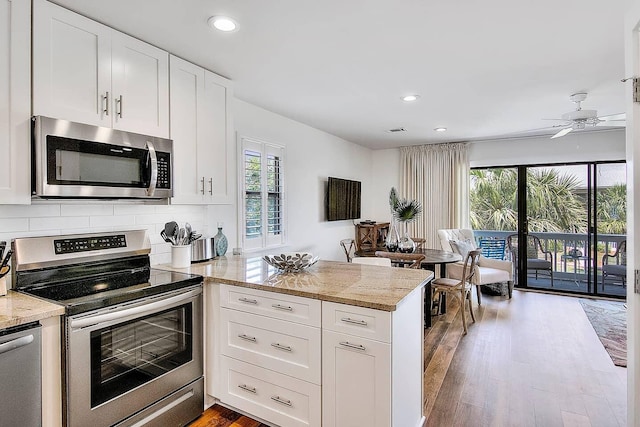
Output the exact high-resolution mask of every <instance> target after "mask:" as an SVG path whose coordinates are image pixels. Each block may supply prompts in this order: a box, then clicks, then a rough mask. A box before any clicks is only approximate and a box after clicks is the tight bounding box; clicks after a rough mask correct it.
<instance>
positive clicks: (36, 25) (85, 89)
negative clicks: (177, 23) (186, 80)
mask: <svg viewBox="0 0 640 427" xmlns="http://www.w3.org/2000/svg"><path fill="white" fill-rule="evenodd" d="M168 70H169V54H168V53H167V52H165V51H163V50H161V49H158V48H156V47H154V46H151V45H149V44H147V43H144V42H142V41H140V40H137V39H135V38H133V37H129V36H127V35H125V34H122V33H120V32H118V31H115V30H113V29H111V28H109V27H107V26H105V25H102V24H100V23H98V22H95V21H92V20H91V19H88V18H85V17H83V16H81V15H78V14H76V13H74V12H71V11H69V10H67V9H64V8H62V7H59V6H57V5H54V4H52V3H49V2H47V1H45V0H34V11H33V113H34V115H43V116H48V117H54V118H59V119H66V120H71V121H76V122H81V123H87V124H92V125H98V126H106V127H113V128H116V129H121V130H127V131H131V132H137V133H143V134H148V135H154V136H160V137H168V136H169V73H168Z"/></svg>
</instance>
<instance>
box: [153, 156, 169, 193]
mask: <svg viewBox="0 0 640 427" xmlns="http://www.w3.org/2000/svg"><path fill="white" fill-rule="evenodd" d="M156 158H157V159H158V183H157V184H156V188H171V168H170V166H169V165H170V164H171V154H169V153H165V152H162V151H159V152H157V153H156Z"/></svg>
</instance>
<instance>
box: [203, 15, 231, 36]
mask: <svg viewBox="0 0 640 427" xmlns="http://www.w3.org/2000/svg"><path fill="white" fill-rule="evenodd" d="M207 23H208V24H209V26H210V27H211V28H215V29H217V30H220V31H226V32H229V31H233V30H235V29H236V28H238V24H236V21H234V20H233V19H231V18H229V17H228V16H222V15H218V16H212V17H211V18H209V20H208V21H207Z"/></svg>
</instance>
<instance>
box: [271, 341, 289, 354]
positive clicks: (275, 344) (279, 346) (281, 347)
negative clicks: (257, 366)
mask: <svg viewBox="0 0 640 427" xmlns="http://www.w3.org/2000/svg"><path fill="white" fill-rule="evenodd" d="M271 347H275V348H277V349H278V350H282V351H288V352H289V353H291V352H292V351H293V349H292V348H291V347H289V346H288V345H282V344H279V343H277V342H274V343H273V344H271Z"/></svg>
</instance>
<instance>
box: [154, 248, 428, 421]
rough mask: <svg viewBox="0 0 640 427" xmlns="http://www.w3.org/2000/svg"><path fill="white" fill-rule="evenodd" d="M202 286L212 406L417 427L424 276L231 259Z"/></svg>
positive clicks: (208, 273)
mask: <svg viewBox="0 0 640 427" xmlns="http://www.w3.org/2000/svg"><path fill="white" fill-rule="evenodd" d="M158 267H159V268H166V269H172V270H176V271H182V272H187V273H192V274H199V275H202V276H204V277H205V334H206V337H205V360H206V366H205V381H206V391H207V394H208V395H209V397H210V399H209V403H213V402H214V400H213V399H214V398H215V399H217V400H219V401H220V402H221V403H222V404H224V405H226V406H229V407H231V408H233V409H236V410H238V411H240V412H243V413H246V414H248V415H250V416H252V417H253V418H256V419H261V420H265V421H267V422H269V423H273V424H276V425H280V426H318V425H322V426H333V425H371V426H411V427H412V426H416V427H417V426H420V425H422V424H423V423H424V418H423V416H422V383H423V381H422V370H423V367H422V350H423V316H424V314H423V306H424V304H423V301H424V285H425V284H427V283H428V282H429V280H431V278H432V277H433V274H432V273H431V272H430V271H426V270H414V269H402V268H388V267H378V266H370V265H359V264H350V263H343V262H333V261H319V262H318V263H317V264H315V265H314V266H312V267H311V268H309V269H308V271H304V272H301V273H286V274H280V273H278V271H277V270H276V269H275V268H273V267H271V266H269V265H268V264H267V263H266V262H264V261H263V260H262V259H261V258H245V257H240V256H230V257H222V258H219V259H215V260H212V261H209V262H206V263H200V264H192V265H191V266H190V267H188V268H184V269H173V268H171V267H169V266H158Z"/></svg>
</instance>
